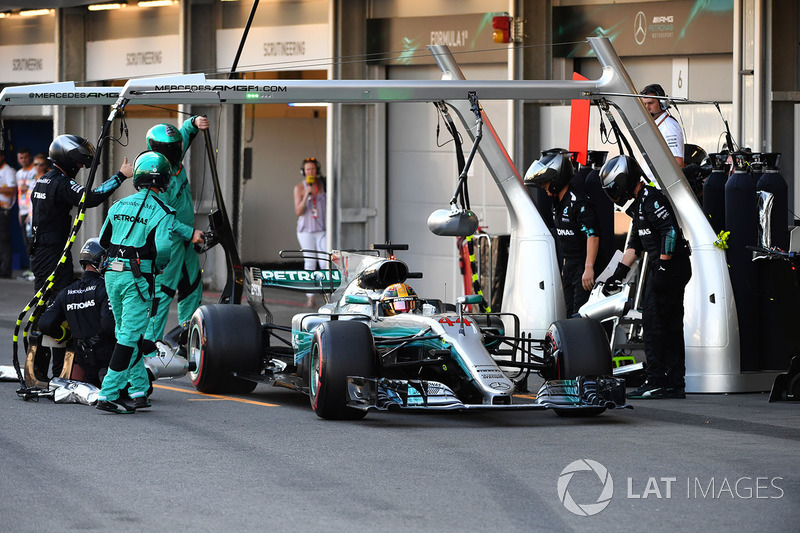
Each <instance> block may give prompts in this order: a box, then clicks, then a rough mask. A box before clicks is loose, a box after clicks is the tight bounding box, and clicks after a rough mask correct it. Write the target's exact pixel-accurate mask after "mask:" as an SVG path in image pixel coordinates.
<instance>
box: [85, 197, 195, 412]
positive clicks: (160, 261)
mask: <svg viewBox="0 0 800 533" xmlns="http://www.w3.org/2000/svg"><path fill="white" fill-rule="evenodd" d="M175 221H176V219H175V211H174V210H173V209H172V208H171V207H169V206H168V205H167V204H165V203H164V202H163V201H162V200H160V199H159V198H158V197H157V196H156V194H155V193H154V192H152V191H151V190H149V189H142V190H140V191H139V192H137V193H135V194H133V195H131V196H128V197H127V198H123V199H122V200H120V201H118V202H117V203H115V204H114V205H113V206H112V207H111V209H110V210H109V212H108V217H107V218H106V221H105V224H103V229H102V231H101V234H100V244H101V245H102V246H103V247H104V248H105V249H106V250H108V257H109V266H108V269H107V270H106V274H105V280H106V291H107V292H108V299H109V302H110V303H111V308H112V310H113V312H114V317H115V319H116V330H115V333H116V336H117V344H116V346H115V347H114V353H113V355H112V356H111V362H110V364H109V367H108V373H107V374H106V377H105V379H104V380H103V387H102V389H101V391H100V394H99V396H98V399H99V400H110V401H114V400H116V399H117V398H119V395H120V391H121V390H122V389H124V388H125V386H126V385H127V384H128V383H130V387H129V389H128V395H129V396H130V397H131V398H137V397H140V396H145V395H147V391H148V389H149V388H150V382H149V379H148V377H147V370H146V369H145V366H144V361H143V359H142V354H141V353H140V349H139V343H140V341H141V340H142V338H143V337H144V334H145V330H146V329H147V325H148V323H149V321H150V312H151V309H152V307H153V287H154V279H153V278H154V274H155V273H156V272H158V271H159V270H160V269H161V268H163V267H164V266H166V264H167V263H168V261H169V256H170V249H171V246H172V240H173V238H175V239H178V238H179V237H178V236H177V235H175V237H173V233H174V232H175V231H176V224H175ZM181 237H185V236H183V235H182V236H181Z"/></svg>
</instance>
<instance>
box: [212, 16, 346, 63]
mask: <svg viewBox="0 0 800 533" xmlns="http://www.w3.org/2000/svg"><path fill="white" fill-rule="evenodd" d="M241 39H242V28H233V29H227V30H217V69H218V70H220V71H228V70H230V68H231V65H232V63H233V59H234V58H235V57H236V51H237V50H238V48H239V43H240V41H241ZM329 41H330V39H329V38H328V25H327V24H300V25H296V26H256V27H253V28H250V33H249V34H248V36H247V42H246V43H245V46H244V48H243V49H242V55H241V57H240V58H239V64H238V70H249V69H255V68H257V69H263V68H265V67H270V68H272V69H273V70H306V69H309V68H311V69H322V68H325V67H326V66H327V65H328V63H329V62H330V59H329V58H330V56H331V52H330V49H329V46H328V43H329Z"/></svg>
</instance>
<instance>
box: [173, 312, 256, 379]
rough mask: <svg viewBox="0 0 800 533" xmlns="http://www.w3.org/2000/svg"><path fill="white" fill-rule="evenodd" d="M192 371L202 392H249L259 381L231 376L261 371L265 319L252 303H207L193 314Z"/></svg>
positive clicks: (190, 350)
mask: <svg viewBox="0 0 800 533" xmlns="http://www.w3.org/2000/svg"><path fill="white" fill-rule="evenodd" d="M188 355H189V361H190V362H194V364H195V370H194V371H192V372H189V377H190V378H191V379H192V384H193V385H194V386H195V388H196V389H197V390H199V391H200V392H206V393H223V392H228V393H235V394H247V393H249V392H252V391H253V389H255V388H256V385H257V383H256V382H255V381H250V380H246V379H241V378H238V377H235V376H233V375H231V373H232V372H237V373H255V372H258V370H259V369H260V368H259V367H260V365H261V359H262V350H261V321H260V320H259V318H258V314H257V313H256V312H255V311H254V310H253V309H252V308H251V307H250V306H249V305H230V304H214V305H204V306H201V307H200V308H198V309H197V311H195V312H194V315H192V321H191V324H190V325H189V339H188Z"/></svg>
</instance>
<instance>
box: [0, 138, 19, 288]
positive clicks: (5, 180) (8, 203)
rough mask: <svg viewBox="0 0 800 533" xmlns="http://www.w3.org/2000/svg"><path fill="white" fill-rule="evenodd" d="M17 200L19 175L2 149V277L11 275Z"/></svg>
mask: <svg viewBox="0 0 800 533" xmlns="http://www.w3.org/2000/svg"><path fill="white" fill-rule="evenodd" d="M16 201H17V176H16V172H15V171H14V169H13V168H12V167H11V166H10V165H9V164H8V163H6V154H5V153H4V152H3V151H2V150H0V278H10V277H11V259H12V255H11V254H12V250H11V224H10V221H11V208H12V207H14V203H15V202H16Z"/></svg>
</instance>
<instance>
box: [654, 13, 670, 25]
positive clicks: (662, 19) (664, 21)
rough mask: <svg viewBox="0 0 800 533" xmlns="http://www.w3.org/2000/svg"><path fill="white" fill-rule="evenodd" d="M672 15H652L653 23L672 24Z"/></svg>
mask: <svg viewBox="0 0 800 533" xmlns="http://www.w3.org/2000/svg"><path fill="white" fill-rule="evenodd" d="M672 19H673V17H672V15H668V16H666V17H665V16H663V15H662V16H659V17H653V24H672Z"/></svg>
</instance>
